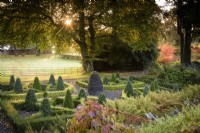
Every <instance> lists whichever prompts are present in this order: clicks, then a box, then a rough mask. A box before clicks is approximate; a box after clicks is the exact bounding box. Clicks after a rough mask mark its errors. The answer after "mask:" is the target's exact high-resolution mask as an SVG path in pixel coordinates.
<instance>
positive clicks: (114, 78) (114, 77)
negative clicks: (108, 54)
mask: <svg viewBox="0 0 200 133" xmlns="http://www.w3.org/2000/svg"><path fill="white" fill-rule="evenodd" d="M110 81H111V82H113V83H116V76H115V74H114V73H113V74H112V77H111V79H110Z"/></svg>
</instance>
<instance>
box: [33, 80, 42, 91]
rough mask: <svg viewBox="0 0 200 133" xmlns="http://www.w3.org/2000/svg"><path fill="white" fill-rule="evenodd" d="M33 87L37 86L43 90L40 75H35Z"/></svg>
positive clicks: (37, 88) (36, 87)
mask: <svg viewBox="0 0 200 133" xmlns="http://www.w3.org/2000/svg"><path fill="white" fill-rule="evenodd" d="M33 88H35V89H36V90H42V87H41V84H40V80H39V78H38V77H35V79H34V83H33Z"/></svg>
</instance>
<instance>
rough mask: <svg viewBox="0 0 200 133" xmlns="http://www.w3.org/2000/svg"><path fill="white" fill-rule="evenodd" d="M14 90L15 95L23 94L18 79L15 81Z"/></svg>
mask: <svg viewBox="0 0 200 133" xmlns="http://www.w3.org/2000/svg"><path fill="white" fill-rule="evenodd" d="M14 90H15V92H16V93H23V88H22V83H21V80H20V78H17V79H16V82H15V88H14Z"/></svg>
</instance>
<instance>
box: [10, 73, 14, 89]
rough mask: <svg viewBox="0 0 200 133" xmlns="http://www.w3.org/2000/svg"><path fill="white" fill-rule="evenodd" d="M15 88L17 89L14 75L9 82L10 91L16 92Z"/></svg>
mask: <svg viewBox="0 0 200 133" xmlns="http://www.w3.org/2000/svg"><path fill="white" fill-rule="evenodd" d="M14 87H15V77H14V75H11V76H10V82H9V90H14Z"/></svg>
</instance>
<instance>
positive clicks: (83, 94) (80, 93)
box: [78, 89, 87, 100]
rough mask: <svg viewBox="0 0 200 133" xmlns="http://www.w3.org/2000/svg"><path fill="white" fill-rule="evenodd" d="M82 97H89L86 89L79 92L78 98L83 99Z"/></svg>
mask: <svg viewBox="0 0 200 133" xmlns="http://www.w3.org/2000/svg"><path fill="white" fill-rule="evenodd" d="M81 98H85V100H86V99H87V96H86V93H85V90H84V89H81V90H80V92H79V94H78V99H81Z"/></svg>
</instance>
